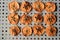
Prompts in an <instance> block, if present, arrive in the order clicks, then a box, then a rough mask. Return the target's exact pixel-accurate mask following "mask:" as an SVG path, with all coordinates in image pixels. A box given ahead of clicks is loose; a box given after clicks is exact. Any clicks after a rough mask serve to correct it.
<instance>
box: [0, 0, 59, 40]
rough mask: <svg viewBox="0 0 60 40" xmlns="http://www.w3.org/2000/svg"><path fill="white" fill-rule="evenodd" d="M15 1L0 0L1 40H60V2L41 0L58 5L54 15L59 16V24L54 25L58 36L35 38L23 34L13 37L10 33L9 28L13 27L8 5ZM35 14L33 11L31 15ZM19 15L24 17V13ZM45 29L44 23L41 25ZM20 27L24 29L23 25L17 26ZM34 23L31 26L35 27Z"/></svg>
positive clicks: (32, 0)
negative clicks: (9, 19) (8, 17)
mask: <svg viewBox="0 0 60 40" xmlns="http://www.w3.org/2000/svg"><path fill="white" fill-rule="evenodd" d="M11 1H13V0H0V40H60V0H40V1H42V2H44V3H45V2H48V1H51V2H54V3H55V4H56V5H57V8H56V11H55V12H53V14H54V15H56V16H57V22H56V23H55V24H54V25H53V26H55V27H57V29H58V31H57V35H56V36H52V37H49V36H46V33H45V34H43V35H42V36H34V34H32V35H31V36H27V37H25V36H23V34H22V33H20V34H19V35H18V36H11V35H10V33H9V27H10V26H12V25H11V24H10V23H9V22H8V20H7V16H8V15H9V13H10V12H9V10H8V3H9V2H11ZM16 1H17V2H23V1H28V2H30V3H33V2H35V1H37V0H16ZM34 13H36V12H35V11H34V10H32V11H31V12H30V13H29V15H30V16H32V15H33V14H34ZM46 13H47V12H45V11H43V12H42V16H43V15H45V14H46ZM18 14H19V15H22V14H23V12H21V11H19V12H18ZM41 24H42V25H43V26H44V27H46V24H45V23H44V22H42V23H41ZM17 25H18V26H19V27H21V28H23V26H25V25H23V24H21V23H18V24H17ZM33 25H34V23H33V22H32V23H31V24H30V25H29V26H31V27H32V26H33Z"/></svg>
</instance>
